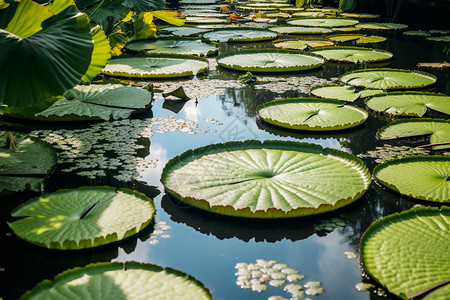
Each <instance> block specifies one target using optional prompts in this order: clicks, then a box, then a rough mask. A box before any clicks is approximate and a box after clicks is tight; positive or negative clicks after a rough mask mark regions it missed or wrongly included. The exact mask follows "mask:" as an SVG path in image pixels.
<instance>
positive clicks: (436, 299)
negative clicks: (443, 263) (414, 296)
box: [423, 284, 450, 300]
mask: <svg viewBox="0 0 450 300" xmlns="http://www.w3.org/2000/svg"><path fill="white" fill-rule="evenodd" d="M448 295H450V284H446V285H444V286H442V287H439V288H438V289H436V290H434V291H432V292H431V293H429V294H428V295H426V296H425V297H424V298H423V300H445V299H446V298H448Z"/></svg>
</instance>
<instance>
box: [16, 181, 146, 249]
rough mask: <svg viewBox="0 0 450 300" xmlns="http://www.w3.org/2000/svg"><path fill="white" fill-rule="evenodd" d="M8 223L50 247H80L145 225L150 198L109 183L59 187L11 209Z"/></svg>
mask: <svg viewBox="0 0 450 300" xmlns="http://www.w3.org/2000/svg"><path fill="white" fill-rule="evenodd" d="M11 214H12V216H13V217H21V219H19V220H17V221H14V222H12V223H10V224H9V226H10V227H11V229H12V230H13V231H14V233H15V234H17V235H18V236H19V237H21V238H22V239H24V240H26V241H28V242H30V243H33V244H36V245H39V246H43V247H46V248H50V249H61V250H65V249H83V248H91V247H96V246H100V245H105V244H109V243H112V242H116V241H119V240H122V239H125V238H127V237H129V236H131V235H134V234H136V233H138V232H139V231H141V230H142V229H143V228H145V227H146V226H147V225H148V224H149V223H150V221H151V220H152V219H153V216H154V214H155V207H154V205H153V201H152V200H151V199H150V198H147V197H146V196H145V195H143V194H140V193H138V192H135V191H131V190H127V189H116V188H112V187H82V188H78V189H72V190H59V191H56V192H53V193H50V194H46V195H43V196H40V197H36V198H33V199H31V200H29V201H27V202H26V203H24V204H22V205H20V206H19V207H17V208H16V209H14V210H13V211H12V213H11Z"/></svg>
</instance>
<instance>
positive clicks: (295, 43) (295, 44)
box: [273, 39, 308, 50]
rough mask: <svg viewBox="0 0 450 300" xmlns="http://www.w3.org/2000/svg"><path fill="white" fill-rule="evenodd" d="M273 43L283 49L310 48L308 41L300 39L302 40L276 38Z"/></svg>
mask: <svg viewBox="0 0 450 300" xmlns="http://www.w3.org/2000/svg"><path fill="white" fill-rule="evenodd" d="M273 45H274V46H275V47H277V48H282V49H291V50H305V49H306V48H308V45H306V43H304V42H302V41H300V40H297V39H295V40H287V39H283V40H275V41H273Z"/></svg>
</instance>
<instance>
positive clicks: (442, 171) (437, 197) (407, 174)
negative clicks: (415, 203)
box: [373, 155, 450, 202]
mask: <svg viewBox="0 0 450 300" xmlns="http://www.w3.org/2000/svg"><path fill="white" fill-rule="evenodd" d="M373 175H374V176H375V178H376V179H377V180H378V181H379V182H380V183H382V184H383V185H385V186H387V187H388V188H390V189H391V190H394V191H396V192H398V193H400V194H402V195H406V196H409V197H413V198H416V199H421V200H427V201H433V202H450V179H449V178H450V157H448V156H431V155H430V156H409V157H404V158H399V159H392V160H389V161H387V162H385V163H382V164H380V165H378V166H377V167H375V169H374V171H373Z"/></svg>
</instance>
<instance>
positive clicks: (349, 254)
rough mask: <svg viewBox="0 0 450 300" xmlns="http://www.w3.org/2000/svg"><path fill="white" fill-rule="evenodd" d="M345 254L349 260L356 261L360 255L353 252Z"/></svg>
mask: <svg viewBox="0 0 450 300" xmlns="http://www.w3.org/2000/svg"><path fill="white" fill-rule="evenodd" d="M344 254H345V256H346V257H347V258H348V259H355V258H357V257H358V254H356V253H355V252H352V251H345V252H344Z"/></svg>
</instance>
